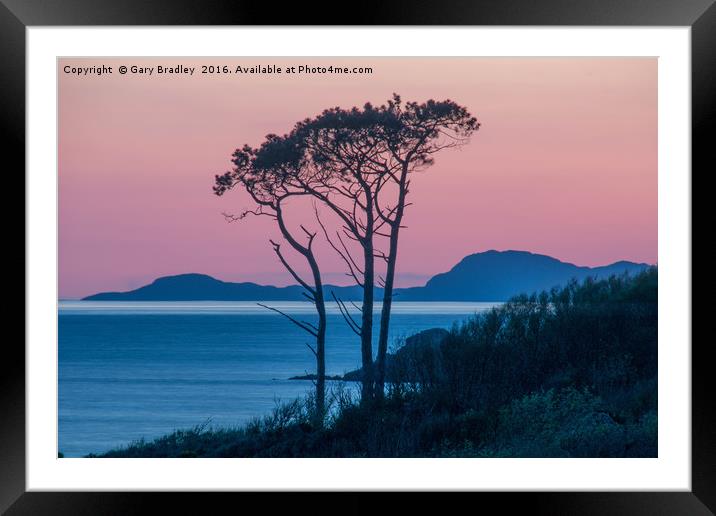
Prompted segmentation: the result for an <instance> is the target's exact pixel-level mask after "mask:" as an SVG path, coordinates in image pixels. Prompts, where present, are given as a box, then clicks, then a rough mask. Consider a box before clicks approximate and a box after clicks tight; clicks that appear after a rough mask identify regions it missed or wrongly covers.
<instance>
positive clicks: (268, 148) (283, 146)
mask: <svg viewBox="0 0 716 516" xmlns="http://www.w3.org/2000/svg"><path fill="white" fill-rule="evenodd" d="M301 152H302V150H301V149H300V148H297V147H295V146H294V145H293V143H292V141H290V140H286V139H282V138H279V137H277V136H275V135H268V136H267V137H266V141H265V142H264V143H263V144H262V145H261V146H260V147H259V148H257V149H254V148H252V147H250V146H248V145H245V146H244V147H243V148H241V149H237V150H236V151H235V152H234V154H233V159H232V162H233V163H234V168H233V170H232V171H229V172H226V173H225V174H223V175H220V176H219V175H217V176H216V178H215V185H214V193H215V194H216V195H223V194H224V193H225V192H226V191H227V190H230V189H231V188H233V187H234V186H236V185H241V186H242V187H243V188H244V189H245V190H246V191H247V192H248V193H249V195H250V196H251V198H252V199H253V200H254V202H255V203H256V205H257V207H256V208H255V209H253V210H247V211H244V212H243V213H241V214H240V215H239V216H238V217H234V216H232V215H226V216H227V217H228V219H229V220H236V219H241V218H244V217H245V216H247V215H249V214H253V215H259V216H268V217H270V218H272V219H274V220H275V221H276V223H277V225H278V228H279V230H280V231H281V235H282V236H283V238H284V239H285V240H286V241H287V242H288V243H289V244H290V246H291V247H292V248H293V249H294V250H295V251H297V252H298V253H299V254H300V255H301V256H303V257H304V259H305V260H306V262H307V263H308V266H309V268H310V270H311V274H312V283H309V282H308V281H306V280H304V279H303V278H302V277H301V275H300V274H299V273H298V272H297V271H296V269H294V268H293V267H292V266H291V265H290V264H289V262H288V261H287V259H286V257H285V256H284V254H283V252H282V251H281V244H279V243H277V242H275V241H273V240H270V242H271V245H272V246H273V250H274V252H275V253H276V256H278V258H279V260H280V261H281V263H282V264H283V266H284V267H285V268H286V270H287V271H288V272H289V273H290V274H291V276H292V277H293V278H294V279H295V280H296V281H297V282H298V283H299V284H300V285H301V286H302V287H303V288H304V289H305V290H306V293H304V295H305V296H306V297H307V298H308V299H309V300H310V301H311V302H312V303H313V304H314V306H315V308H316V313H317V314H318V324H317V325H314V324H312V323H310V322H307V321H299V320H297V319H295V318H294V317H292V316H290V315H289V314H287V313H285V312H282V311H281V310H278V309H276V308H273V307H270V306H266V305H263V304H261V303H259V305H260V306H263V307H264V308H267V309H269V310H272V311H274V312H277V313H279V314H281V315H283V316H284V317H286V318H287V319H289V320H290V321H291V322H292V323H294V324H295V325H297V326H298V327H299V328H301V329H303V330H304V331H306V332H308V333H309V334H310V335H312V336H313V337H314V338H315V342H316V344H315V347H313V346H311V345H308V347H309V349H310V350H311V352H312V353H313V354H314V356H315V358H316V399H315V402H316V407H315V423H316V425H317V426H321V425H322V424H323V420H324V417H325V404H326V403H325V400H326V387H325V383H326V352H325V344H326V305H325V298H324V293H323V282H322V279H321V272H320V269H319V266H318V261H317V259H316V256H315V253H314V251H313V243H314V240H315V237H316V232H311V231H309V230H308V229H307V228H306V227H305V226H304V225H300V226H299V227H300V230H301V231H302V232H303V233H304V234H305V237H306V239H307V243H306V244H302V243H301V242H299V240H298V238H297V237H295V236H294V235H293V234H292V233H291V230H290V229H289V228H288V226H287V224H286V219H285V212H284V203H286V202H287V201H288V200H289V199H291V198H293V197H297V196H302V195H306V192H305V191H304V190H302V189H299V190H296V189H295V188H292V187H291V184H290V182H287V181H285V180H284V179H285V178H286V177H296V176H299V175H300V174H301V172H300V171H299V170H298V169H297V168H296V167H300V166H301V164H302V160H300V159H297V154H299V153H301Z"/></svg>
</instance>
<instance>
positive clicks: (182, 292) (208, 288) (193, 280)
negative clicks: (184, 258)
mask: <svg viewBox="0 0 716 516" xmlns="http://www.w3.org/2000/svg"><path fill="white" fill-rule="evenodd" d="M648 267H650V265H649V264H646V263H635V262H630V261H626V260H620V261H617V262H614V263H612V264H608V265H603V266H598V267H587V266H579V265H575V264H572V263H568V262H563V261H560V260H558V259H556V258H553V257H551V256H547V255H543V254H536V253H531V252H529V251H516V250H507V251H497V250H494V249H491V250H488V251H484V252H479V253H473V254H470V255H467V256H465V257H464V258H463V259H462V260H460V261H459V262H458V263H457V264H455V265H454V266H453V267H452V268H451V269H450V270H449V271H447V272H442V273H439V274H436V275H435V276H433V277H431V278H430V279H429V280H428V281H427V282H426V283H425V285H423V286H419V287H408V288H400V289H395V296H396V300H397V301H475V302H477V301H505V300H507V299H509V298H510V297H512V296H514V295H517V294H520V293H531V292H535V291H541V290H545V289H550V288H552V287H554V286H558V285H563V284H565V283H566V282H568V281H569V280H571V279H573V278H574V279H577V280H579V281H581V280H583V279H585V278H586V277H589V276H593V277H597V278H604V277H608V276H610V275H612V274H622V273H624V272H626V273H630V274H631V273H635V272H639V271H641V270H644V269H646V268H648ZM324 289H325V290H326V292H334V293H335V294H336V296H337V297H339V298H341V299H343V300H346V301H357V300H360V299H361V296H362V294H361V289H360V287H358V286H347V287H346V286H336V285H325V286H324ZM303 292H304V289H303V288H302V287H301V286H299V285H289V286H286V287H276V286H273V285H259V284H257V283H253V282H239V283H233V282H225V281H222V280H219V279H216V278H214V277H212V276H209V275H207V274H201V273H186V274H178V275H173V276H162V277H159V278H157V279H155V280H154V281H153V282H152V283H149V284H147V285H144V286H142V287H139V288H137V289H134V290H130V291H127V292H100V293H97V294H93V295H90V296H87V297H84V298H82V300H86V301H257V300H262V301H303V300H305V299H306V298H305V296H304V295H303ZM375 294H376V300H380V299H381V298H382V294H383V292H382V289H380V288H376V293H375Z"/></svg>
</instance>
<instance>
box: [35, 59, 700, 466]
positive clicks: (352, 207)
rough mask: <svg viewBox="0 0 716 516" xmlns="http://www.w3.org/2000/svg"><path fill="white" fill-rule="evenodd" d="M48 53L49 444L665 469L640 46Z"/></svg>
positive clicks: (655, 133)
mask: <svg viewBox="0 0 716 516" xmlns="http://www.w3.org/2000/svg"><path fill="white" fill-rule="evenodd" d="M56 62H57V72H56V78H57V187H58V188H57V207H58V209H57V289H58V294H57V313H56V315H57V319H56V322H57V350H56V352H57V429H58V432H57V450H56V452H57V457H58V458H59V459H70V458H86V459H97V458H115V457H122V458H157V459H159V458H563V459H572V458H622V459H631V458H658V457H660V449H659V420H658V410H657V408H658V401H659V399H658V387H659V382H658V378H659V375H658V372H659V365H660V364H659V356H658V352H657V351H658V349H657V344H658V323H659V310H658V309H659V306H658V304H659V303H658V285H659V267H658V257H659V246H658V243H659V242H658V240H659V239H658V237H659V217H658V213H659V202H658V201H659V196H658V194H659V191H658V184H659V181H658V180H659V177H658V176H659V174H658V173H659V166H660V162H659V141H658V140H659V124H658V115H659V113H658V109H657V108H658V98H659V85H660V79H659V59H658V58H657V57H650V56H635V57H620V56H611V57H598V56H581V57H550V56H545V57H530V56H527V57H516V56H515V57H497V56H496V57H429V56H425V57H419V56H405V57H388V56H380V57H378V56H373V57H310V56H303V57H195V56H194V57H116V56H112V57H98V56H93V57H58V58H57V60H56ZM662 280H663V278H662ZM684 344H686V343H684ZM48 349H49V348H48ZM60 462H61V461H60ZM86 462H89V461H86Z"/></svg>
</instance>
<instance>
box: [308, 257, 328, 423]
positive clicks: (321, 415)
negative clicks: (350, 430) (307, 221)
mask: <svg viewBox="0 0 716 516" xmlns="http://www.w3.org/2000/svg"><path fill="white" fill-rule="evenodd" d="M309 263H310V264H311V271H312V272H313V280H314V285H315V286H316V294H315V300H316V311H317V312H318V331H317V332H316V333H317V335H316V413H315V426H316V427H317V428H321V427H323V422H324V420H325V417H326V303H325V299H324V297H323V284H322V282H321V274H320V271H319V270H318V264H317V263H316V260H315V259H314V258H313V257H312V256H311V258H310V259H309Z"/></svg>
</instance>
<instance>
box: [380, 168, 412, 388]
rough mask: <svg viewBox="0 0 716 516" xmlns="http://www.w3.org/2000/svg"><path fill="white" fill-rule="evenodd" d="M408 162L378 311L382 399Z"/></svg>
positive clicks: (392, 230)
mask: <svg viewBox="0 0 716 516" xmlns="http://www.w3.org/2000/svg"><path fill="white" fill-rule="evenodd" d="M407 177H408V164H407V162H406V164H405V165H403V170H402V172H401V175H400V183H399V191H398V206H397V209H396V211H395V219H394V221H393V223H392V224H391V227H390V244H389V247H388V263H387V266H386V271H385V285H384V289H383V308H382V310H381V312H380V333H379V335H378V356H377V357H376V372H375V396H376V398H378V399H382V398H383V396H384V395H385V375H386V367H387V364H386V360H387V354H388V330H389V329H390V310H391V308H392V305H393V285H394V283H395V264H396V262H397V260H398V234H399V232H400V224H401V222H402V220H403V212H404V210H405V197H406V195H407V193H408V188H407V184H406V180H407Z"/></svg>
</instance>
